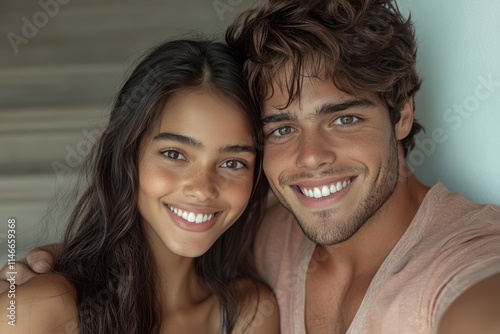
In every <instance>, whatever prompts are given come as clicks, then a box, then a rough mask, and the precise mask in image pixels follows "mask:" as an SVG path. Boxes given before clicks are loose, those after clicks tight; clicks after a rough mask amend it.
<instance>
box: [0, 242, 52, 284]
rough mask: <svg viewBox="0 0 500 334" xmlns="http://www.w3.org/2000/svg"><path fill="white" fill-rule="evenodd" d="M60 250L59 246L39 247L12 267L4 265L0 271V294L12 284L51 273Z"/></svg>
mask: <svg viewBox="0 0 500 334" xmlns="http://www.w3.org/2000/svg"><path fill="white" fill-rule="evenodd" d="M60 248H61V245H60V244H53V245H46V246H41V247H38V248H35V249H34V250H32V251H30V252H29V253H28V256H27V257H26V259H22V260H20V261H18V262H16V263H15V266H14V267H12V265H8V264H7V263H6V264H4V266H3V267H2V269H0V293H3V292H5V291H9V290H10V287H11V285H12V284H14V285H20V284H23V283H26V282H27V281H29V280H30V279H31V278H33V277H34V276H36V275H38V274H46V273H50V272H52V270H53V268H54V259H55V258H56V257H57V255H58V252H59V250H60Z"/></svg>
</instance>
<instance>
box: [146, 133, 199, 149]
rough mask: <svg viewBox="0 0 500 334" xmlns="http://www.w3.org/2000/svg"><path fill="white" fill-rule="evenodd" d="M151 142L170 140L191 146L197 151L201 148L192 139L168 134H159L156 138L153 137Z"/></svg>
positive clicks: (197, 142)
mask: <svg viewBox="0 0 500 334" xmlns="http://www.w3.org/2000/svg"><path fill="white" fill-rule="evenodd" d="M153 140H170V141H174V142H177V143H180V144H184V145H189V146H193V147H194V148H197V149H201V148H203V144H202V143H201V142H199V141H198V140H196V139H194V138H191V137H187V136H183V135H178V134H175V133H169V132H162V133H159V134H157V135H156V136H154V138H153Z"/></svg>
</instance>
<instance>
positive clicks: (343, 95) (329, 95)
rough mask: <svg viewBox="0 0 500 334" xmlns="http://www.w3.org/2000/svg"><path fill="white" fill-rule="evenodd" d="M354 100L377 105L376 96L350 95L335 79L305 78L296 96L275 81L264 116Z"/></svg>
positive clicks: (270, 90)
mask: <svg viewBox="0 0 500 334" xmlns="http://www.w3.org/2000/svg"><path fill="white" fill-rule="evenodd" d="M354 99H363V100H368V101H372V102H373V103H374V104H375V103H377V100H378V99H377V98H376V97H375V96H374V94H368V93H364V94H350V93H348V92H345V91H343V90H341V89H339V88H338V87H337V86H336V84H335V83H334V80H333V79H331V78H330V79H322V78H315V77H304V78H303V80H302V87H301V89H300V91H297V94H296V95H295V96H292V97H291V92H290V89H289V88H288V86H286V84H283V83H281V82H279V81H275V82H274V83H273V85H272V86H270V87H269V89H268V94H267V97H266V98H265V99H264V101H263V110H262V114H263V116H266V115H269V114H277V113H285V112H287V113H290V112H294V113H295V112H298V111H300V110H302V111H307V110H309V111H311V112H313V111H314V110H315V109H317V108H319V107H321V105H323V104H326V103H336V104H338V103H344V102H347V101H352V100H354Z"/></svg>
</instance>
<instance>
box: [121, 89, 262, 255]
mask: <svg viewBox="0 0 500 334" xmlns="http://www.w3.org/2000/svg"><path fill="white" fill-rule="evenodd" d="M248 123H249V121H248V120H247V118H246V116H245V114H244V112H243V111H242V110H241V108H239V107H238V106H237V105H236V104H234V103H232V102H231V101H229V100H228V99H226V98H225V97H223V96H222V95H220V94H219V93H217V92H215V91H214V90H211V89H199V90H195V91H181V92H177V93H175V94H173V95H172V96H171V97H170V98H169V99H168V102H167V103H166V105H165V108H164V110H163V116H162V117H161V119H160V121H159V124H157V125H156V126H154V127H153V129H152V131H151V135H150V136H149V137H147V138H145V139H144V142H143V143H142V144H141V152H140V156H139V195H138V208H139V212H140V214H141V216H142V218H143V223H144V224H145V225H144V227H145V231H146V235H147V238H148V240H149V241H150V242H151V243H152V245H153V249H155V250H161V251H164V250H166V249H168V250H169V251H171V252H173V253H174V254H177V255H180V256H184V257H197V256H200V255H202V254H203V253H205V252H206V251H207V250H208V249H209V248H210V247H211V246H212V244H213V243H214V242H215V241H216V240H217V238H219V237H220V236H221V234H222V233H224V232H225V231H226V230H227V229H228V228H229V227H230V226H231V225H232V224H233V223H234V222H235V221H236V219H237V218H238V217H239V216H240V215H241V213H242V212H243V210H244V209H245V207H246V206H247V204H248V200H249V198H250V195H251V192H252V186H253V171H254V168H255V160H256V153H255V147H254V141H253V138H252V132H251V128H250V126H249V125H248ZM117 191H119V189H117ZM165 247H166V248H165Z"/></svg>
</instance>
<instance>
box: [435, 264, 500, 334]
mask: <svg viewBox="0 0 500 334" xmlns="http://www.w3.org/2000/svg"><path fill="white" fill-rule="evenodd" d="M498 310H500V273H497V274H495V275H493V276H491V277H489V278H486V279H484V280H482V281H480V282H479V283H477V284H475V285H474V286H472V287H471V288H469V289H468V290H466V291H465V292H464V293H463V294H462V295H460V296H459V297H458V298H457V299H456V300H455V301H454V302H453V303H452V304H451V306H450V307H449V308H448V310H447V311H446V312H445V314H444V315H443V317H442V318H441V321H440V324H439V334H461V333H477V334H496V333H500V317H499V316H498Z"/></svg>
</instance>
